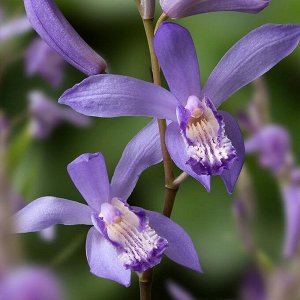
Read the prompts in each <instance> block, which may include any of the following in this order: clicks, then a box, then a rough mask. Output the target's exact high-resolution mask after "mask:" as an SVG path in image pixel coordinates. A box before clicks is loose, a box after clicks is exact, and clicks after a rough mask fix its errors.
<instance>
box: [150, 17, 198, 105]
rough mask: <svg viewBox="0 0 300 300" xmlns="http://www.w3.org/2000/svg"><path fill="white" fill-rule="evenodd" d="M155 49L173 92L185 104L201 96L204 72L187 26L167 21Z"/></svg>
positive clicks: (155, 40)
mask: <svg viewBox="0 0 300 300" xmlns="http://www.w3.org/2000/svg"><path fill="white" fill-rule="evenodd" d="M154 48H155V52H156V55H157V57H158V60H159V63H160V65H161V68H162V70H163V73H164V76H165V78H166V80H167V82H168V85H169V88H170V90H171V92H172V93H173V94H174V95H175V96H176V97H177V98H178V99H179V100H180V102H181V103H182V104H183V105H185V104H186V102H187V99H188V97H189V96H191V95H195V96H197V97H199V96H200V89H201V87H200V84H201V83H200V71H199V65H198V59H197V53H196V49H195V46H194V43H193V40H192V37H191V35H190V33H189V32H188V30H186V29H185V28H184V27H182V26H180V25H178V24H175V23H172V22H164V23H163V24H162V25H161V26H160V27H159V29H158V30H157V33H156V34H155V37H154Z"/></svg>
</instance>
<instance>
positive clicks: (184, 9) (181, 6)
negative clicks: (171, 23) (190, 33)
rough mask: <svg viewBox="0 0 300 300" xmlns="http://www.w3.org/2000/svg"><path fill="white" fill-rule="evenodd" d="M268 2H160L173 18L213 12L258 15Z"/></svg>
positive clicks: (239, 0) (256, 0) (235, 0)
mask: <svg viewBox="0 0 300 300" xmlns="http://www.w3.org/2000/svg"><path fill="white" fill-rule="evenodd" d="M269 2H270V1H269V0H160V5H161V7H162V9H163V11H164V13H165V14H166V15H167V16H169V17H171V18H173V19H178V18H183V17H187V16H192V15H196V14H201V13H208V12H215V11H239V12H246V13H258V12H260V11H261V10H262V9H264V8H265V7H266V6H268V5H269Z"/></svg>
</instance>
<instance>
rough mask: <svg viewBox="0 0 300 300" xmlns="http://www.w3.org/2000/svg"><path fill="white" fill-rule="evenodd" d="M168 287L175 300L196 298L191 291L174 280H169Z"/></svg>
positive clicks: (192, 299)
mask: <svg viewBox="0 0 300 300" xmlns="http://www.w3.org/2000/svg"><path fill="white" fill-rule="evenodd" d="M167 289H168V292H169V294H170V296H171V297H172V299H173V300H196V299H195V298H194V297H193V296H192V294H191V293H190V292H188V291H187V290H185V289H184V288H183V287H182V286H180V285H179V284H177V283H175V282H174V281H171V280H169V281H168V282H167Z"/></svg>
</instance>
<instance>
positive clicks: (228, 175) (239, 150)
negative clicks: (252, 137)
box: [219, 111, 245, 194]
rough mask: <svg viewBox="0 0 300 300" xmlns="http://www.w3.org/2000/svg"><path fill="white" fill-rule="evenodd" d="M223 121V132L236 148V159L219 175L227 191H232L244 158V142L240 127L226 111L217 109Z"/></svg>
mask: <svg viewBox="0 0 300 300" xmlns="http://www.w3.org/2000/svg"><path fill="white" fill-rule="evenodd" d="M219 113H220V114H221V115H222V116H223V118H224V122H225V133H226V135H227V136H228V138H229V139H230V140H231V143H232V145H233V147H234V148H235V150H236V156H237V159H236V160H235V161H234V162H233V165H232V166H231V168H230V169H229V170H225V171H223V173H222V174H221V177H222V179H223V181H224V183H225V186H226V188H227V191H228V193H230V194H231V193H232V191H233V189H234V186H235V183H236V181H237V179H238V177H239V175H240V172H241V170H242V167H243V164H244V160H245V144H244V138H243V135H242V132H241V129H240V127H239V125H238V123H237V121H236V120H235V119H234V118H233V117H232V116H231V115H230V114H229V113H227V112H224V111H219Z"/></svg>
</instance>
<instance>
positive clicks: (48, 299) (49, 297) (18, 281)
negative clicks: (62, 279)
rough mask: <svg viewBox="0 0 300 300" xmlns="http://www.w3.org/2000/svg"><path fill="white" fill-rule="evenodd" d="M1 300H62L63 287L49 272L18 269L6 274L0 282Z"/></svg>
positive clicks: (30, 268)
mask: <svg viewBox="0 0 300 300" xmlns="http://www.w3.org/2000/svg"><path fill="white" fill-rule="evenodd" d="M0 299H1V300H62V299H63V296H62V291H61V286H60V284H59V282H58V280H57V278H56V277H55V276H54V274H52V273H51V272H50V271H49V270H47V269H44V268H41V267H32V266H31V267H28V266H24V267H18V268H14V269H12V270H10V271H9V272H7V273H4V274H3V276H2V278H1V280H0Z"/></svg>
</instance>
